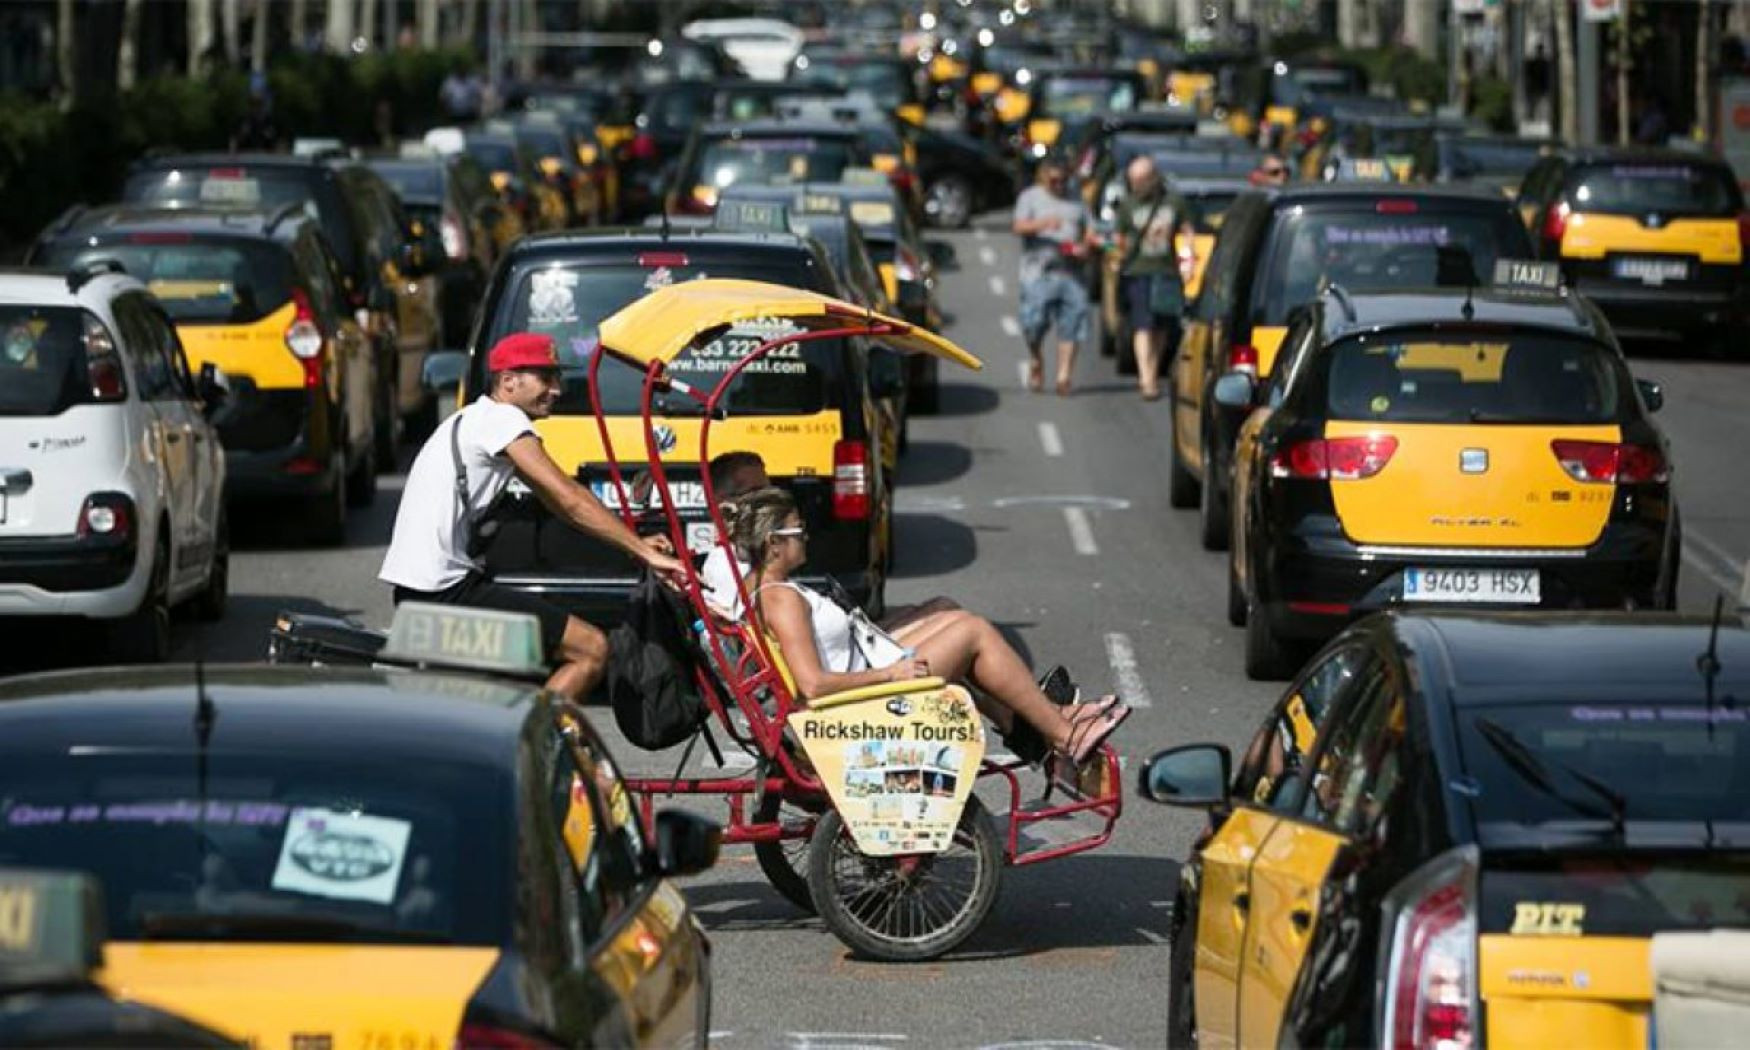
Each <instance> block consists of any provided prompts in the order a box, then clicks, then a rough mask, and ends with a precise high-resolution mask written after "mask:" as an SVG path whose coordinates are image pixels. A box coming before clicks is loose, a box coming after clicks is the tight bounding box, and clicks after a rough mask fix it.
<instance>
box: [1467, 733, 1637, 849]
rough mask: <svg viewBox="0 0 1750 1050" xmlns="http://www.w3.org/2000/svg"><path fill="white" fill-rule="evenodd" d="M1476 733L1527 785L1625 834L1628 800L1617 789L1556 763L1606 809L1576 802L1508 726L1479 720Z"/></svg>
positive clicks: (1558, 767)
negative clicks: (1606, 822) (1624, 825)
mask: <svg viewBox="0 0 1750 1050" xmlns="http://www.w3.org/2000/svg"><path fill="white" fill-rule="evenodd" d="M1474 724H1475V725H1476V727H1477V732H1478V733H1480V734H1482V738H1483V742H1484V743H1486V744H1488V745H1489V747H1491V748H1493V749H1494V751H1495V753H1496V754H1498V755H1500V756H1501V757H1502V759H1504V760H1505V761H1506V763H1507V767H1508V768H1509V769H1511V770H1513V772H1515V773H1518V774H1519V776H1520V777H1521V778H1522V779H1524V780H1525V781H1526V782H1527V783H1529V784H1530V785H1532V786H1533V787H1535V788H1537V789H1538V790H1540V791H1542V792H1543V793H1544V794H1546V795H1548V796H1549V797H1550V798H1553V799H1555V800H1556V801H1558V802H1560V803H1562V804H1563V805H1565V806H1567V807H1568V808H1569V809H1572V810H1574V811H1575V812H1578V813H1582V814H1585V815H1586V816H1588V817H1595V818H1598V819H1602V820H1608V821H1610V827H1611V829H1612V830H1613V831H1615V832H1616V833H1617V834H1618V835H1620V834H1622V831H1623V823H1624V821H1625V820H1626V818H1627V816H1628V799H1626V798H1624V797H1623V795H1622V793H1621V792H1619V791H1617V790H1616V789H1615V788H1613V787H1611V786H1610V785H1609V784H1606V783H1605V782H1604V781H1602V780H1599V779H1598V778H1597V777H1595V776H1593V775H1592V774H1590V773H1587V772H1585V771H1583V770H1579V769H1575V768H1574V767H1573V766H1570V765H1566V764H1564V763H1560V762H1558V763H1556V766H1555V768H1557V769H1559V770H1561V771H1562V772H1563V773H1566V774H1567V775H1568V776H1570V777H1572V778H1574V780H1575V781H1576V782H1577V783H1578V784H1580V786H1581V787H1584V788H1586V789H1587V790H1588V791H1590V792H1592V793H1593V794H1594V795H1596V796H1598V798H1600V799H1602V800H1603V801H1604V808H1600V807H1599V806H1597V805H1595V804H1593V803H1591V802H1587V801H1584V800H1582V799H1577V798H1574V797H1573V796H1572V795H1569V794H1567V793H1565V792H1563V791H1562V790H1561V789H1560V788H1558V787H1557V786H1556V783H1555V779H1554V778H1553V777H1551V776H1550V770H1549V766H1547V765H1545V764H1544V762H1543V760H1542V759H1540V758H1538V757H1537V756H1536V755H1535V754H1533V753H1532V751H1531V749H1530V748H1528V747H1526V746H1525V742H1524V741H1522V740H1520V739H1519V738H1518V737H1516V736H1514V735H1513V733H1512V731H1510V730H1509V729H1508V728H1507V727H1506V726H1503V725H1501V724H1500V723H1499V722H1495V721H1492V720H1490V719H1487V718H1478V719H1476V721H1475V723H1474Z"/></svg>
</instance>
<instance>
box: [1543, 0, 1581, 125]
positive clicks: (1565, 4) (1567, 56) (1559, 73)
mask: <svg viewBox="0 0 1750 1050" xmlns="http://www.w3.org/2000/svg"><path fill="white" fill-rule="evenodd" d="M1550 6H1551V8H1552V11H1553V13H1554V15H1555V23H1556V97H1557V100H1558V101H1559V102H1560V103H1561V107H1562V122H1561V128H1562V140H1563V141H1565V142H1567V143H1569V144H1573V143H1577V142H1579V141H1580V97H1579V96H1580V72H1579V69H1578V68H1576V66H1575V63H1574V3H1573V0H1555V2H1554V3H1553V4H1551V5H1550Z"/></svg>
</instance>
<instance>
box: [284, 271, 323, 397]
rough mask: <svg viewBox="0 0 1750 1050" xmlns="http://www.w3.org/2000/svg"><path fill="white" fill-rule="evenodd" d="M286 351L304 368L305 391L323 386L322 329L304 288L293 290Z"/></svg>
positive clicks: (287, 327)
mask: <svg viewBox="0 0 1750 1050" xmlns="http://www.w3.org/2000/svg"><path fill="white" fill-rule="evenodd" d="M286 349H287V350H290V351H291V352H292V356H293V357H295V358H297V359H298V363H299V364H301V365H303V366H304V389H306V390H314V389H316V388H317V387H319V386H321V385H322V329H320V328H318V327H316V311H315V310H314V309H312V308H311V306H310V297H309V296H308V295H306V294H305V292H304V290H303V289H302V288H293V289H292V323H291V324H289V325H287V326H286Z"/></svg>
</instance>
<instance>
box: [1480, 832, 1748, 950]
mask: <svg viewBox="0 0 1750 1050" xmlns="http://www.w3.org/2000/svg"><path fill="white" fill-rule="evenodd" d="M1511 864H1512V866H1511V868H1500V869H1495V870H1489V869H1487V868H1485V870H1484V871H1483V876H1482V879H1481V887H1480V888H1481V898H1482V900H1481V906H1480V907H1479V908H1478V909H1477V919H1478V922H1479V924H1480V925H1481V932H1483V933H1505V934H1511V935H1513V936H1518V937H1538V936H1545V937H1547V936H1575V935H1579V936H1590V937H1649V936H1652V935H1653V934H1655V933H1659V932H1661V931H1663V930H1705V929H1712V928H1714V927H1716V926H1736V927H1740V928H1742V927H1744V926H1750V860H1747V859H1745V858H1744V857H1742V856H1737V857H1718V856H1716V857H1704V856H1697V855H1694V854H1691V855H1689V856H1671V855H1665V856H1660V855H1657V854H1647V853H1644V852H1643V853H1639V854H1638V855H1637V854H1632V853H1625V852H1615V853H1612V854H1609V855H1606V854H1604V853H1600V854H1598V855H1581V856H1575V855H1573V854H1571V853H1570V854H1562V853H1557V854H1553V855H1550V856H1544V857H1534V858H1530V857H1528V858H1516V859H1515V860H1514V861H1512V862H1511Z"/></svg>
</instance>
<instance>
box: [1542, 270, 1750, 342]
mask: <svg viewBox="0 0 1750 1050" xmlns="http://www.w3.org/2000/svg"><path fill="white" fill-rule="evenodd" d="M1575 288H1576V289H1577V290H1578V291H1579V292H1580V293H1581V294H1582V295H1584V296H1586V297H1587V298H1588V299H1591V300H1592V301H1593V302H1594V303H1596V304H1597V305H1598V308H1599V309H1600V310H1602V311H1604V316H1605V317H1606V318H1607V319H1608V320H1609V321H1610V325H1611V327H1612V328H1614V329H1615V330H1616V334H1617V335H1618V336H1619V337H1628V338H1642V339H1646V338H1661V337H1663V338H1675V337H1681V336H1685V335H1690V334H1693V333H1696V332H1702V331H1718V330H1719V329H1722V328H1725V327H1729V326H1735V325H1741V324H1744V323H1745V322H1746V321H1750V295H1746V293H1745V290H1744V285H1743V284H1742V283H1740V284H1739V286H1738V287H1736V288H1733V289H1729V290H1723V291H1722V290H1719V289H1696V288H1684V287H1677V286H1673V287H1671V288H1648V287H1645V286H1643V285H1638V284H1632V283H1628V282H1624V281H1615V280H1607V279H1601V278H1585V277H1582V278H1580V279H1578V281H1576V283H1575Z"/></svg>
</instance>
